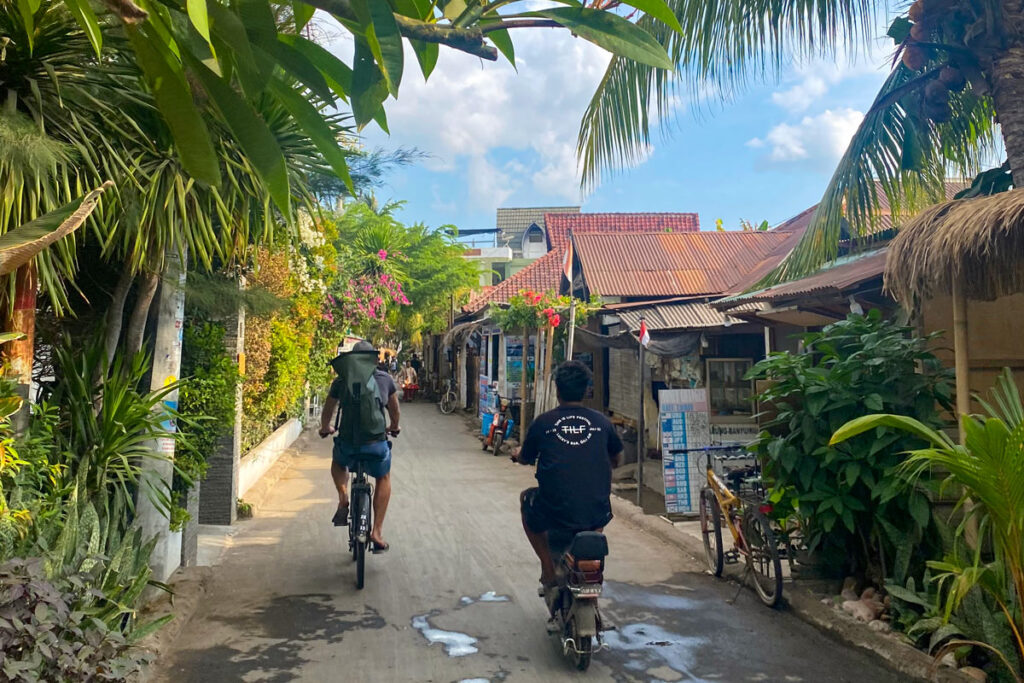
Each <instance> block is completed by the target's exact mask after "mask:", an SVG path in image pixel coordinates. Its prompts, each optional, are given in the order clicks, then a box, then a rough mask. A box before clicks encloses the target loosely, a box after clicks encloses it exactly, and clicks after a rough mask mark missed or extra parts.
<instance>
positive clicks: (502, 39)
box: [487, 29, 517, 68]
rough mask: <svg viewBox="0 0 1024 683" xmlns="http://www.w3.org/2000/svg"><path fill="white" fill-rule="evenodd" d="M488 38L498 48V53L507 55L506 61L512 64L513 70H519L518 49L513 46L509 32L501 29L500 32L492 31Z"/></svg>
mask: <svg viewBox="0 0 1024 683" xmlns="http://www.w3.org/2000/svg"><path fill="white" fill-rule="evenodd" d="M487 37H488V38H490V40H491V42H492V43H494V47H496V48H498V52H500V53H501V54H503V55H505V59H507V60H508V63H509V64H511V65H512V67H513V68H517V67H516V47H515V45H513V44H512V36H510V35H509V33H508V30H507V29H500V30H498V31H491V32H490V33H488V34H487Z"/></svg>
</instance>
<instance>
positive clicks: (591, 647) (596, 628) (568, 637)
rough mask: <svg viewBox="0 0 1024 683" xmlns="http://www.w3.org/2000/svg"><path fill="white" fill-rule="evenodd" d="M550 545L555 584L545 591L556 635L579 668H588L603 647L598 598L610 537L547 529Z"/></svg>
mask: <svg viewBox="0 0 1024 683" xmlns="http://www.w3.org/2000/svg"><path fill="white" fill-rule="evenodd" d="M548 545H549V546H550V548H551V553H552V557H554V558H556V561H555V568H556V579H557V582H556V584H555V585H554V586H551V587H549V588H546V589H544V590H543V595H544V601H545V602H546V603H547V606H548V612H549V614H550V617H551V618H550V620H549V621H548V632H549V633H551V634H552V635H554V636H555V637H556V638H557V639H558V642H559V644H560V646H561V648H562V654H564V655H566V656H568V657H569V658H570V660H571V661H572V662H573V664H574V665H575V667H576V669H578V670H579V671H586V670H587V667H589V666H590V659H591V656H592V655H593V653H594V652H597V651H599V650H601V649H602V648H603V647H604V643H603V641H602V640H601V632H602V630H603V629H602V623H601V610H600V609H599V607H598V599H599V598H600V597H601V593H602V591H603V587H604V562H605V558H606V557H607V556H608V539H607V538H606V537H605V535H604V534H602V533H600V532H597V531H580V532H572V531H558V530H552V531H550V532H548Z"/></svg>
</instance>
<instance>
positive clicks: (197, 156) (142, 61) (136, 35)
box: [125, 25, 226, 185]
mask: <svg viewBox="0 0 1024 683" xmlns="http://www.w3.org/2000/svg"><path fill="white" fill-rule="evenodd" d="M125 31H126V32H127V33H128V37H129V38H130V40H131V43H132V47H133V48H134V50H135V56H136V57H137V58H138V62H139V66H140V67H141V68H142V72H143V73H144V74H145V76H146V81H147V82H148V83H149V86H150V88H152V90H153V97H154V99H155V100H156V104H157V108H158V109H159V110H160V114H161V115H162V116H163V118H164V121H166V122H167V127H168V128H169V129H170V131H171V136H172V137H173V138H174V147H175V150H176V151H177V152H178V156H179V157H180V158H181V163H182V166H184V167H185V170H187V171H188V172H189V173H190V174H191V175H192V176H193V177H195V178H196V179H197V180H199V181H201V182H204V183H208V184H210V185H217V184H218V183H219V182H220V167H219V165H218V161H217V154H216V152H214V149H213V142H211V140H210V134H209V131H208V130H207V128H206V122H205V121H203V117H202V116H200V114H199V108H198V107H196V104H195V102H194V101H193V100H192V93H191V91H190V90H189V89H188V86H186V84H185V79H184V75H183V74H182V72H181V67H180V64H177V63H175V64H174V66H172V65H171V64H170V63H169V61H168V58H169V57H170V55H169V54H167V53H166V52H164V53H161V52H160V50H159V49H158V47H157V46H159V45H160V44H161V43H160V41H159V40H156V39H154V37H153V36H152V35H150V34H149V33H148V31H147V29H146V27H145V25H143V26H142V27H138V28H137V27H133V26H125ZM203 68H204V69H205V68H206V67H203ZM215 80H219V79H216V78H215ZM225 87H226V86H225Z"/></svg>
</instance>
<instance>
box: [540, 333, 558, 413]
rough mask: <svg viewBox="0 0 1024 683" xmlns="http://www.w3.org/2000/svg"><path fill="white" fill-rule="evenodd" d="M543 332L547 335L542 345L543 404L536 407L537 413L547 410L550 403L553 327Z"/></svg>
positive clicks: (553, 344) (553, 342)
mask: <svg viewBox="0 0 1024 683" xmlns="http://www.w3.org/2000/svg"><path fill="white" fill-rule="evenodd" d="M544 334H545V335H547V338H546V340H545V341H546V342H547V343H546V344H545V345H544V404H543V406H542V408H538V409H537V414H538V415H540V414H541V413H542V412H544V411H545V410H548V406H549V405H550V404H551V356H552V354H553V353H554V349H555V328H553V327H550V328H548V329H546V330H545V331H544Z"/></svg>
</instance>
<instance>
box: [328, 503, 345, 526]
mask: <svg viewBox="0 0 1024 683" xmlns="http://www.w3.org/2000/svg"><path fill="white" fill-rule="evenodd" d="M331 522H332V523H333V524H334V526H348V501H345V502H344V503H339V504H338V509H337V511H336V512H335V513H334V517H333V518H332V519H331Z"/></svg>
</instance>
